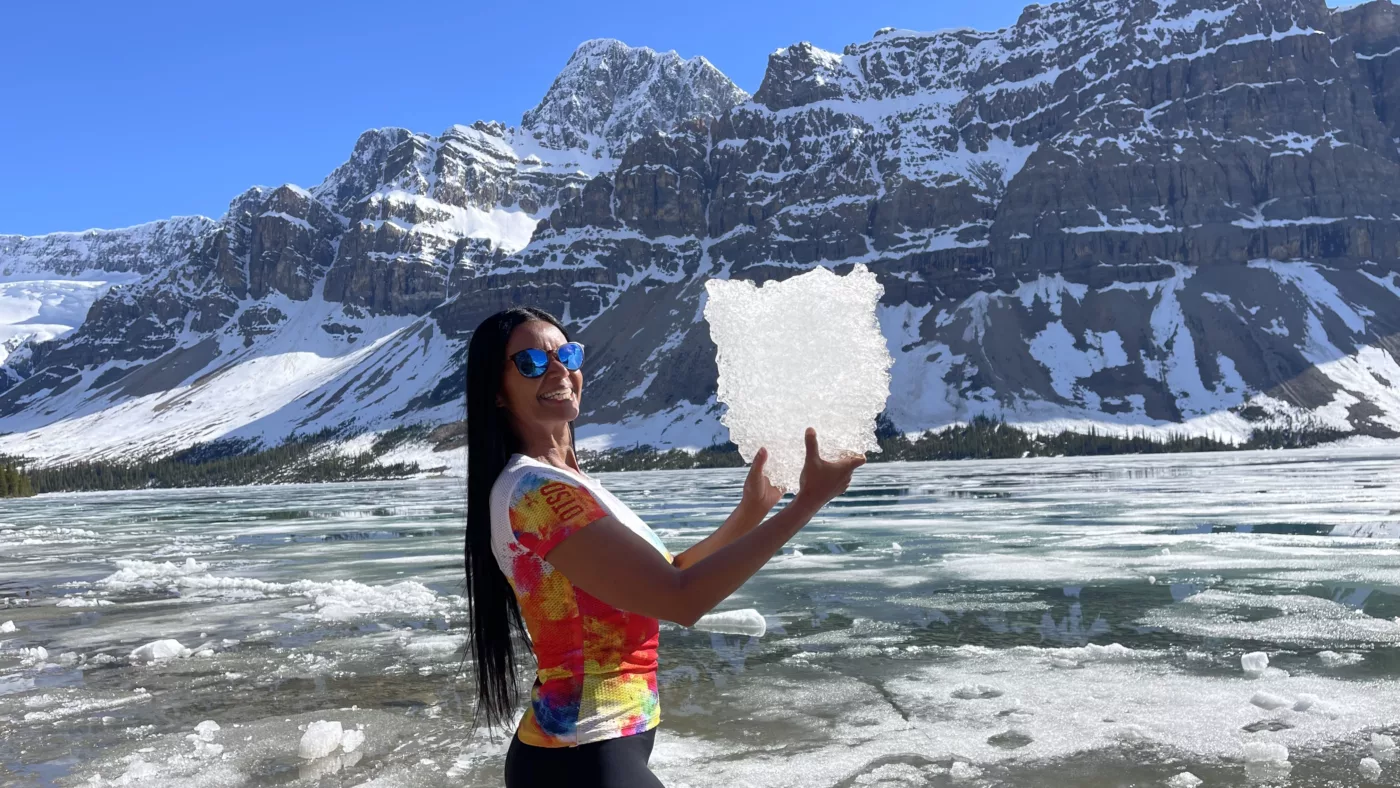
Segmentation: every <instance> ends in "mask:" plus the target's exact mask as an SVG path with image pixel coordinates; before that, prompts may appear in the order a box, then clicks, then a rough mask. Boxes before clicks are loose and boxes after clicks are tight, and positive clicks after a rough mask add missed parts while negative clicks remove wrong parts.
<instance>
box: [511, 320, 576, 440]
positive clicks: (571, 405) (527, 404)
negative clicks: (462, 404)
mask: <svg viewBox="0 0 1400 788" xmlns="http://www.w3.org/2000/svg"><path fill="white" fill-rule="evenodd" d="M567 341H568V340H566V339H565V338H564V334H563V332H561V331H560V330H559V329H557V328H555V327H554V326H553V325H552V324H550V323H547V322H545V321H543V320H531V321H529V322H526V323H521V324H520V325H518V326H516V327H515V330H514V331H512V332H511V334H510V341H509V342H507V343H506V366H505V369H504V370H502V374H504V375H505V378H504V379H503V380H502V385H501V401H500V402H499V403H498V404H501V405H503V406H505V408H506V409H508V410H509V411H510V414H511V416H512V417H514V419H515V422H516V429H517V431H518V434H520V435H522V436H523V435H525V434H527V433H534V432H539V431H541V430H543V431H549V430H552V429H554V428H555V427H557V426H559V425H561V424H566V423H568V422H571V421H573V420H574V419H576V418H578V412H579V398H580V396H581V394H582V393H583V370H581V369H580V370H574V371H573V372H570V371H569V370H568V369H566V368H565V367H564V365H563V364H561V363H560V362H559V359H557V358H555V356H554V351H557V350H558V349H559V346H560V345H562V344H564V343H565V342H567ZM528 348H538V349H539V350H544V351H547V352H549V366H548V367H547V368H546V369H545V372H544V374H543V375H541V376H539V377H537V378H527V377H525V376H524V375H522V374H520V370H518V369H516V368H515V362H514V361H512V360H511V356H513V355H515V354H516V353H519V352H520V351H522V350H526V349H528Z"/></svg>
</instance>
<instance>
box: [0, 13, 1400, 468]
mask: <svg viewBox="0 0 1400 788" xmlns="http://www.w3.org/2000/svg"><path fill="white" fill-rule="evenodd" d="M1396 20H1397V14H1396V9H1395V7H1394V6H1393V5H1392V4H1390V3H1389V2H1386V1H1385V0H1376V2H1372V3H1369V4H1366V5H1362V6H1355V7H1352V8H1348V9H1345V10H1339V11H1331V10H1329V9H1327V8H1326V7H1325V5H1323V4H1322V3H1321V2H1302V1H1301V0H1298V1H1294V0H1290V2H1287V3H1272V4H1264V3H1258V2H1249V1H1248V0H1246V1H1245V2H1236V3H1225V2H1216V1H1215V0H1174V2H1164V3H1159V2H1157V0H1146V1H1145V2H1139V1H1138V0H1101V1H1100V2H1083V1H1082V0H1071V2H1063V3H1057V4H1053V5H1050V6H1038V7H1037V6H1033V7H1030V8H1027V9H1026V10H1025V11H1024V12H1023V13H1022V15H1021V17H1020V19H1019V20H1018V22H1017V24H1016V25H1012V26H1010V27H1008V28H1004V29H1002V30H1000V31H994V32H988V33H980V32H977V31H969V30H955V31H939V32H935V33H912V32H909V31H899V30H892V29H884V30H881V31H878V32H877V34H876V35H875V36H874V37H873V38H872V39H871V40H870V41H867V42H862V43H858V44H852V45H850V46H847V47H846V48H845V49H844V51H843V52H842V53H840V54H837V53H829V52H824V51H822V50H819V49H818V48H816V47H812V46H811V45H809V44H796V45H793V46H791V47H785V48H783V49H780V50H778V51H777V52H775V53H773V54H772V55H771V56H770V62H769V69H768V71H767V72H766V73H765V77H764V80H763V84H762V85H761V86H760V88H759V91H758V92H757V93H755V94H754V96H753V97H751V98H750V97H748V96H747V94H744V93H743V92H742V91H741V90H739V89H738V88H737V87H735V86H733V84H732V83H728V85H727V86H726V85H725V84H723V83H720V82H718V81H717V79H716V77H715V76H714V75H715V74H718V73H719V72H718V71H717V70H715V69H713V66H711V65H709V64H708V62H707V61H703V59H702V58H693V59H691V60H690V61H684V60H681V59H680V58H679V56H676V55H674V53H666V55H658V54H657V53H655V52H652V51H651V50H645V49H632V48H627V47H625V46H624V45H621V44H620V43H618V42H610V41H606V40H605V41H602V42H599V41H590V42H585V44H584V45H582V46H581V47H580V48H579V50H577V51H576V52H575V54H574V56H573V57H571V58H570V61H569V65H566V68H565V69H564V71H563V72H561V76H560V78H559V79H557V80H556V81H555V84H554V85H552V86H551V89H550V92H549V93H547V94H546V97H545V98H544V99H542V100H541V102H540V104H539V105H537V107H536V108H535V109H534V110H531V111H530V112H527V113H526V115H525V118H524V119H522V124H521V126H519V127H507V126H505V125H503V124H499V123H494V122H480V121H479V122H477V123H475V124H472V125H471V126H453V127H451V128H449V129H448V130H447V131H445V132H443V133H442V134H441V135H438V136H437V137H432V136H429V135H424V134H416V133H414V132H411V131H408V130H405V129H394V128H387V129H375V130H370V131H366V132H365V133H363V134H362V135H360V138H359V140H357V142H356V145H355V149H354V152H353V153H352V155H351V157H350V159H349V160H347V161H346V163H344V164H342V165H341V166H340V167H338V168H336V169H335V170H334V171H332V173H330V174H328V175H327V177H326V179H325V180H324V181H323V182H322V183H321V184H318V185H316V186H314V187H312V188H311V189H309V190H308V189H300V188H299V187H291V186H284V187H277V188H275V189H270V190H269V189H263V190H250V191H249V192H245V194H244V195H240V197H238V198H235V200H234V201H233V202H232V203H231V206H230V211H229V214H228V215H226V216H225V217H224V219H223V220H221V221H220V222H219V223H218V227H217V228H214V229H211V230H210V231H209V232H208V234H206V235H203V236H201V237H200V239H198V243H197V244H192V246H194V247H197V248H193V250H192V251H191V252H190V253H189V255H188V257H187V258H185V259H183V260H182V262H181V263H180V264H179V265H172V270H169V271H166V272H164V273H163V274H162V275H159V276H147V277H146V279H144V280H142V282H140V283H135V284H129V285H127V286H126V287H125V288H124V290H125V292H109V293H108V294H106V295H104V296H102V297H101V298H100V299H98V300H97V301H95V302H94V303H93V306H92V309H91V311H90V312H89V313H88V315H87V319H86V320H85V321H84V322H83V326H81V327H79V328H78V329H77V330H75V331H74V332H73V333H72V334H69V335H66V336H64V337H62V338H61V339H59V340H58V341H57V342H47V343H43V344H41V345H39V346H37V347H34V348H31V349H30V350H29V351H28V354H27V356H25V357H24V358H21V359H18V361H22V362H23V363H22V364H21V363H16V364H15V365H10V364H7V365H6V367H5V369H6V372H7V374H9V376H10V382H9V384H8V389H7V390H5V391H3V392H0V430H6V431H10V432H12V433H13V434H11V435H7V436H0V450H4V451H6V452H7V453H19V454H25V453H28V454H32V455H35V456H40V457H46V458H49V459H50V460H51V461H59V460H61V459H65V458H67V459H74V458H78V457H104V456H105V457H116V456H120V455H121V454H122V453H123V452H132V453H144V454H152V455H154V454H160V453H170V452H172V451H174V450H177V449H178V448H180V447H182V446H184V445H188V444H189V443H191V442H197V441H199V440H210V439H214V438H218V437H239V438H245V437H255V438H259V439H262V440H265V441H267V442H269V443H275V442H276V441H277V440H279V439H281V438H282V437H285V436H286V435H287V434H290V433H291V432H294V431H300V432H302V433H305V432H308V431H314V430H316V429H322V428H328V427H337V426H340V427H343V428H346V429H349V430H351V431H354V430H357V429H370V430H377V429H386V428H388V427H390V426H393V425H395V424H399V423H408V422H414V421H423V422H426V423H441V422H444V421H451V420H455V419H460V418H461V385H462V379H461V364H462V351H463V347H464V341H465V338H466V337H467V336H468V335H469V333H470V330H471V328H473V327H474V326H475V325H476V322H478V321H479V320H480V319H481V318H482V317H484V316H485V315H486V314H489V313H490V312H492V311H495V310H496V309H499V308H503V307H504V306H506V305H509V304H512V303H517V302H531V303H536V304H538V305H541V306H544V307H546V308H549V309H551V310H552V311H554V312H555V313H556V314H560V315H562V316H563V317H564V318H565V319H566V321H567V322H568V323H570V324H571V325H572V326H573V327H574V329H575V330H576V335H577V336H578V337H579V338H580V339H581V340H582V341H584V342H585V344H587V345H588V346H589V348H590V367H591V370H590V373H591V374H590V377H589V386H588V390H589V396H588V397H585V410H586V413H585V418H584V419H582V420H581V422H580V429H579V435H580V438H581V441H582V442H583V443H585V444H586V445H589V446H594V447H606V446H609V445H628V444H631V443H638V442H644V443H652V444H655V445H660V446H663V447H664V446H687V447H699V446H704V445H708V444H709V443H714V442H718V441H721V440H723V437H724V435H723V432H722V427H720V426H719V424H718V411H719V407H720V406H719V405H717V403H716V402H715V401H714V375H713V372H714V360H713V352H714V350H713V345H711V344H710V343H709V339H708V334H707V332H706V331H705V329H704V326H703V325H702V324H701V323H702V321H701V320H700V318H699V314H700V308H701V305H702V303H703V302H702V299H703V294H702V292H701V291H702V288H701V287H700V286H699V285H700V284H702V283H703V280H704V279H705V278H707V277H709V276H716V275H718V276H743V277H745V278H751V279H755V280H756V281H760V282H762V281H766V280H768V279H772V278H779V277H782V276H786V275H790V274H791V273H794V272H798V271H800V270H804V269H805V267H807V266H811V265H817V264H823V265H830V266H832V267H834V268H836V269H837V270H842V269H843V268H845V267H848V266H850V265H852V264H854V263H855V262H865V263H866V264H867V265H870V266H871V267H872V270H876V271H877V274H878V275H880V277H881V281H882V283H883V284H884V285H885V288H886V299H885V302H884V303H883V304H882V306H881V314H880V317H881V321H882V326H883V328H884V329H885V332H886V336H887V338H888V339H889V340H890V343H891V350H892V352H893V353H895V355H896V358H897V362H896V367H895V370H894V376H895V385H894V388H893V391H892V397H891V402H890V406H889V409H888V411H887V416H888V418H890V420H891V421H892V422H893V423H894V424H895V425H896V426H897V428H898V429H900V430H903V431H910V432H913V431H919V430H922V429H927V428H930V427H937V426H939V425H942V424H950V423H956V422H965V421H969V420H971V419H972V418H973V417H976V416H979V415H988V416H994V417H1004V418H1008V419H1009V420H1010V421H1012V422H1013V423H1019V424H1022V425H1028V426H1030V427H1031V428H1033V429H1034V428H1037V427H1041V428H1044V429H1056V428H1059V427H1066V426H1068V427H1072V428H1089V427H1094V428H1099V429H1123V430H1139V429H1160V430H1162V431H1167V430H1174V431H1182V430H1185V431H1186V432H1192V431H1195V432H1201V433H1203V432H1205V431H1210V432H1213V433H1217V434H1222V435H1226V436H1234V437H1236V438H1239V439H1243V438H1244V437H1247V434H1248V430H1249V429H1250V428H1251V425H1255V424H1271V423H1275V422H1280V421H1289V420H1300V419H1304V420H1319V421H1320V422H1322V423H1324V424H1326V425H1328V426H1332V427H1336V428H1339V429H1346V430H1348V431H1352V432H1357V433H1361V434H1375V435H1396V434H1400V397H1397V394H1396V387H1397V385H1400V367H1396V366H1395V358H1396V357H1397V355H1400V344H1397V339H1396V335H1397V332H1400V325H1397V323H1400V307H1398V306H1397V304H1396V302H1395V301H1394V299H1395V298H1396V297H1400V272H1397V269H1396V264H1395V261H1396V260H1397V259H1400V195H1397V194H1396V193H1395V190H1394V188H1393V187H1391V186H1389V184H1390V183H1393V182H1394V181H1393V177H1394V176H1395V175H1396V174H1400V145H1397V144H1396V142H1395V139H1396V138H1397V137H1400V112H1395V111H1392V108H1393V107H1396V106H1400V104H1396V103H1395V102H1394V98H1395V97H1396V95H1397V92H1400V78H1395V77H1391V76H1390V73H1389V71H1388V70H1387V68H1386V64H1388V63H1389V62H1390V59H1391V57H1392V55H1394V54H1395V52H1393V51H1391V50H1392V49H1394V48H1400V25H1397V22H1396ZM1334 36H1335V37H1334ZM619 47H621V48H619ZM1348 53H1350V54H1348ZM1338 55H1341V58H1340V59H1338V57H1337V56H1338ZM668 56H669V57H668ZM609 58H621V59H622V61H623V64H624V65H625V66H626V68H618V67H614V66H613V65H611V64H610V63H611V61H609V60H608V59H609ZM576 61H577V62H576ZM1396 62H1400V60H1397V61H1396ZM580 64H582V65H580ZM603 64H610V65H608V66H607V70H608V71H609V74H610V79H612V81H607V80H604V83H605V84H604V89H603V90H602V92H601V93H598V94H596V95H591V94H588V93H587V92H585V91H581V90H580V89H579V88H578V87H571V85H575V84H576V83H577V82H578V74H577V73H570V66H571V65H572V66H575V67H578V68H582V67H583V66H588V67H592V68H601V67H602V65H603ZM687 64H690V65H687ZM1275 71H1278V72H1279V75H1281V76H1283V77H1284V78H1283V79H1281V80H1279V79H1272V78H1270V77H1272V76H1274V75H1275V74H1274V72H1275ZM711 72H713V73H711ZM721 76H722V75H721ZM613 77H615V79H614V78H613ZM656 79H661V80H662V82H663V83H664V84H665V87H666V89H665V90H660V91H655V90H654V88H655V87H656V82H655V80H656ZM648 80H650V81H648ZM725 82H727V80H725ZM556 87H557V88H559V90H558V91H556ZM687 91H689V92H687ZM580 95H582V96H584V97H585V98H587V99H589V100H590V101H591V102H592V104H591V106H592V107H593V109H592V110H590V111H588V112H582V113H574V112H570V111H564V110H557V111H556V109H554V108H556V107H558V106H560V105H564V106H567V105H569V101H571V100H573V99H574V98H576V97H578V96H580ZM619 95H620V96H622V98H621V99H619V98H618V96H619ZM658 95H659V96H662V97H663V99H657V98H656V96H658ZM639 96H641V97H643V98H644V99H645V100H643V98H638V97H639ZM677 96H679V97H680V98H676V97H677ZM1237 96H1238V98H1237ZM667 97H670V98H667ZM566 99H568V100H566ZM670 99H675V100H670ZM662 100H664V101H667V102H669V103H661V104H658V103H657V102H658V101H662ZM550 102H553V103H550ZM638 102H641V103H644V104H646V106H647V108H648V109H649V110H651V111H652V115H650V116H648V115H646V113H642V115H641V116H642V117H644V118H646V117H651V118H653V120H648V121H646V122H645V124H644V126H645V127H644V128H635V129H626V130H625V131H623V132H618V129H619V128H625V124H621V125H619V124H618V123H614V122H612V121H610V120H608V119H606V118H604V119H603V120H599V118H600V117H603V116H604V115H607V114H608V113H607V112H604V111H602V110H599V109H598V108H599V107H607V108H608V109H609V111H611V110H614V109H616V108H617V107H618V106H622V107H634V106H636V105H637V104H638ZM1240 105H1243V109H1241V108H1240ZM541 107H546V108H547V110H541ZM693 107H715V108H719V109H718V110H717V111H715V112H713V113H712V114H706V113H701V114H700V115H699V116H696V115H693V114H691V108H693ZM594 110H596V111H594ZM531 113H536V114H535V115H532V114H531ZM546 115H548V116H549V117H548V119H547V121H546V120H540V118H544V116H546ZM532 118H534V119H535V120H534V126H533V127H532V128H540V127H547V128H548V129H549V130H550V133H549V134H547V135H545V138H542V137H539V136H532V133H531V129H530V128H527V127H530V126H531V123H532ZM655 118H660V119H661V120H655ZM609 123H612V125H609ZM569 124H573V125H571V126H569ZM565 126H569V128H568V129H565ZM619 133H621V134H622V137H623V138H626V139H627V144H625V145H619V143H618V142H617V141H616V139H615V138H616V135H617V134H619ZM610 134H611V135H613V136H612V137H610V136H609V135H610ZM556 145H558V146H562V147H551V146H556ZM1372 258H1375V259H1372ZM177 269H178V270H177ZM1251 310H1252V311H1251ZM240 359H241V360H240ZM295 359H301V361H296V360H295ZM303 362H304V363H303ZM245 364H246V365H250V366H248V367H247V368H246V369H244V368H243V367H242V366H241V365H245ZM268 364H273V365H274V366H276V365H277V364H281V366H283V367H286V368H287V369H290V370H292V372H289V373H288V375H289V377H288V378H287V380H286V381H284V383H283V384H282V386H281V388H280V389H279V391H280V392H281V393H280V394H279V395H278V396H277V397H275V398H273V399H272V400H269V401H268V402H264V403H261V404H259V403H251V402H248V403H245V404H242V405H238V406H237V407H241V408H245V411H244V412H242V413H240V412H238V411H237V409H236V408H232V406H226V407H221V408H219V409H218V412H217V416H216V417H215V416H208V417H204V418H202V419H201V418H194V417H191V418H188V419H177V418H175V417H174V416H172V415H170V414H172V412H174V411H177V410H178V409H179V407H180V405H179V403H191V404H190V405H187V406H185V407H193V408H195V409H196V410H197V409H198V407H199V406H198V403H209V402H211V400H210V399H209V397H212V396H214V395H213V393H212V392H213V391H214V390H218V391H220V392H221V394H220V396H221V397H223V398H228V397H230V396H231V395H230V393H229V392H228V391H225V390H223V389H219V388H218V387H217V386H215V382H217V381H218V380H219V379H220V378H223V379H225V380H226V381H234V380H240V379H244V378H246V377H247V375H249V374H254V372H255V370H259V369H262V368H263V367H266V366H267V365H268ZM123 380H126V381H127V382H126V383H122V381H123ZM254 389H255V390H260V389H257V388H256V387H254ZM260 396H261V395H260ZM231 401H234V402H244V400H243V399H239V398H237V397H234V398H233V400H231ZM268 408H270V410H269V409H268ZM135 414H141V416H140V418H141V424H140V425H139V428H137V427H133V426H130V425H129V422H128V420H129V419H131V418H137V416H136V415H135ZM102 424H107V425H110V426H111V427H112V430H111V431H110V436H109V437H108V438H106V439H104V440H98V441H92V440H88V441H87V442H86V443H84V440H83V438H82V436H85V435H86V436H89V437H90V436H93V435H95V434H98V433H100V432H101V430H98V429H96V427H98V426H100V425H102ZM124 425H125V426H124ZM147 426H151V429H150V430H147V429H146V427H147Z"/></svg>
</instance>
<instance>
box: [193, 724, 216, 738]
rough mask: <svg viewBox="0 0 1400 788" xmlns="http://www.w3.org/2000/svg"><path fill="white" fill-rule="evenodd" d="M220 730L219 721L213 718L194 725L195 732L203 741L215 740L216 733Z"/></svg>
mask: <svg viewBox="0 0 1400 788" xmlns="http://www.w3.org/2000/svg"><path fill="white" fill-rule="evenodd" d="M219 730H220V728H219V723H217V722H214V721H213V720H205V721H204V722H201V723H199V724H198V725H196V726H194V733H195V735H196V736H198V737H199V738H200V740H201V741H213V740H214V734H216V733H218V732H219Z"/></svg>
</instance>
